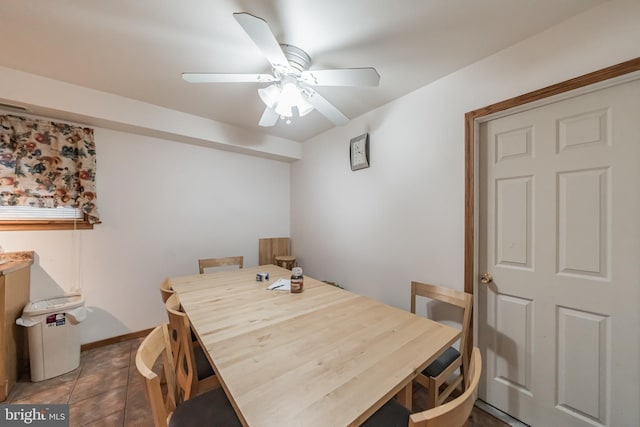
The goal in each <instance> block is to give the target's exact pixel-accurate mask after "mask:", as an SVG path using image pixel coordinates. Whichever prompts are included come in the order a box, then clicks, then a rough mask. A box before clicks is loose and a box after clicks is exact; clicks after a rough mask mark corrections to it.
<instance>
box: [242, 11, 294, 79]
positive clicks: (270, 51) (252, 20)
mask: <svg viewBox="0 0 640 427" xmlns="http://www.w3.org/2000/svg"><path fill="white" fill-rule="evenodd" d="M233 17H234V18H236V21H238V24H240V26H241V27H242V28H243V29H244V31H245V32H246V33H247V34H248V35H249V37H250V38H251V40H253V42H254V43H255V44H256V46H258V49H260V50H261V51H262V54H263V55H264V56H265V57H266V58H267V60H268V61H269V62H270V63H271V65H272V66H273V67H274V68H275V67H276V66H288V65H289V61H288V60H287V57H286V56H284V52H282V48H281V47H280V44H279V43H278V40H276V37H275V36H274V35H273V32H272V31H271V29H270V28H269V25H268V24H267V22H266V21H265V20H264V19H262V18H258V17H257V16H253V15H251V14H249V13H234V14H233Z"/></svg>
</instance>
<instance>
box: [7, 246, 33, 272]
mask: <svg viewBox="0 0 640 427" xmlns="http://www.w3.org/2000/svg"><path fill="white" fill-rule="evenodd" d="M31 264H33V251H23V252H5V253H3V254H2V255H0V275H6V274H8V273H11V272H12V271H16V270H19V269H21V268H24V267H28V266H30V265H31Z"/></svg>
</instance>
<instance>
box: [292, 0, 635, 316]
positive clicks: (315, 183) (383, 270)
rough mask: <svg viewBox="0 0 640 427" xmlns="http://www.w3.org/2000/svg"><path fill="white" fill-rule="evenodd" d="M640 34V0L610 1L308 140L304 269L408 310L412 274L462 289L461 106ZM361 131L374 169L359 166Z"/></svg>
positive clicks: (299, 241)
mask: <svg viewBox="0 0 640 427" xmlns="http://www.w3.org/2000/svg"><path fill="white" fill-rule="evenodd" d="M639 40H640V2H638V1H637V0H634V1H613V2H610V3H606V4H604V5H602V6H600V7H597V8H595V9H592V10H590V11H587V12H586V13H584V14H582V15H579V16H577V17H575V18H574V19H571V20H569V21H566V22H565V23H563V24H561V25H559V26H557V27H554V28H551V29H549V30H548V31H546V32H544V33H541V34H539V35H537V36H535V37H532V38H530V39H528V40H526V41H524V42H522V43H520V44H518V45H516V46H513V47H511V48H508V49H506V50H504V51H502V52H499V53H498V54H496V55H494V56H492V57H489V58H486V59H484V60H482V61H480V62H478V63H476V64H473V65H471V66H469V67H467V68H465V69H462V70H460V71H458V72H456V73H454V74H451V75H449V76H447V77H445V78H443V79H441V80H439V81H437V82H435V83H433V84H431V85H428V86H426V87H424V88H422V89H420V90H418V91H415V92H414V93H411V94H409V95H407V96H405V97H404V98H401V99H399V100H397V101H395V102H392V103H390V104H388V105H386V106H383V107H382V108H380V109H378V110H376V111H373V112H371V113H369V114H366V115H364V116H362V117H360V118H358V119H356V120H352V121H351V122H350V123H349V124H348V125H347V126H345V127H341V128H335V129H333V130H331V131H329V132H327V133H325V134H323V135H320V136H318V137H316V138H314V139H313V140H310V141H307V142H305V143H304V145H303V154H302V160H299V161H297V162H295V163H294V165H293V166H292V177H291V181H292V202H291V203H292V223H291V229H292V242H293V251H294V253H295V255H296V256H297V257H298V260H299V263H300V264H301V266H302V267H303V268H304V271H305V272H306V273H307V274H309V275H310V276H313V277H317V278H320V279H326V280H331V281H335V282H338V283H340V284H341V285H343V286H345V287H346V288H348V289H350V290H353V291H355V292H358V293H361V294H365V295H369V296H371V297H374V298H376V299H379V300H382V301H384V302H387V303H389V304H393V305H396V306H398V307H402V308H405V309H408V306H409V294H410V291H409V282H410V281H411V280H420V281H426V282H431V283H435V284H441V285H446V286H450V287H454V288H459V289H462V288H463V268H464V254H463V247H464V240H463V239H464V180H463V179H464V127H463V124H464V114H465V113H466V112H468V111H471V110H474V109H477V108H480V107H483V106H485V105H489V104H492V103H495V102H498V101H501V100H504V99H508V98H510V97H513V96H517V95H520V94H523V93H526V92H529V91H532V90H536V89H539V88H542V87H545V86H548V85H551V84H554V83H558V82H561V81H563V80H566V79H569V78H572V77H576V76H579V75H582V74H586V73H588V72H591V71H595V70H598V69H601V68H604V67H607V66H610V65H614V64H617V63H620V62H623V61H625V60H629V59H632V58H635V57H638V56H640V43H639ZM382 79H384V76H382ZM364 132H369V134H370V140H371V141H370V144H371V167H370V168H369V169H364V170H360V171H356V172H352V171H351V170H350V167H349V140H350V139H351V138H353V137H355V136H357V135H360V134H362V133H364Z"/></svg>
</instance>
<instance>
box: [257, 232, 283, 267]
mask: <svg viewBox="0 0 640 427" xmlns="http://www.w3.org/2000/svg"><path fill="white" fill-rule="evenodd" d="M280 255H291V239H290V238H288V237H271V238H264V239H259V240H258V264H259V265H267V264H276V260H275V257H276V256H280Z"/></svg>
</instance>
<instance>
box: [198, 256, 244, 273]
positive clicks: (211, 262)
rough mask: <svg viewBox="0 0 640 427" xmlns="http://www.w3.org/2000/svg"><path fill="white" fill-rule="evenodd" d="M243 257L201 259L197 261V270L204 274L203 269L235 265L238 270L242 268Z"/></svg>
mask: <svg viewBox="0 0 640 427" xmlns="http://www.w3.org/2000/svg"><path fill="white" fill-rule="evenodd" d="M243 261H244V257H242V256H229V257H224V258H203V259H199V260H198V268H199V270H200V274H204V270H205V268H213V267H225V266H228V265H237V266H238V268H242V264H243Z"/></svg>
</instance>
